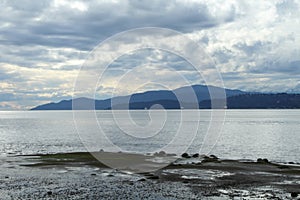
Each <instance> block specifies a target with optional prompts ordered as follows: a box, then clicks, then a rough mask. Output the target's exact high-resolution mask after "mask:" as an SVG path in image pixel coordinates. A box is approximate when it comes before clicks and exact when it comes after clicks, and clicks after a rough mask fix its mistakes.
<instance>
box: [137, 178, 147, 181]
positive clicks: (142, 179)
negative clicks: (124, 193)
mask: <svg viewBox="0 0 300 200" xmlns="http://www.w3.org/2000/svg"><path fill="white" fill-rule="evenodd" d="M138 181H146V179H144V178H141V179H139V180H138Z"/></svg>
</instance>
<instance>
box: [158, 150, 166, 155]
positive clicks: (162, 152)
mask: <svg viewBox="0 0 300 200" xmlns="http://www.w3.org/2000/svg"><path fill="white" fill-rule="evenodd" d="M158 155H159V156H164V155H166V152H164V151H160V152H159V153H158Z"/></svg>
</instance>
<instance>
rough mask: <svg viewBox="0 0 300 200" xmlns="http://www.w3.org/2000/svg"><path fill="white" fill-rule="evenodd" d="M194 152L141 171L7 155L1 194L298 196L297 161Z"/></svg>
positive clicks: (66, 157) (71, 156) (89, 159)
mask: <svg viewBox="0 0 300 200" xmlns="http://www.w3.org/2000/svg"><path fill="white" fill-rule="evenodd" d="M93 153H96V154H98V155H100V156H106V158H109V159H114V160H118V159H119V158H123V159H124V158H128V156H131V158H132V156H138V157H139V158H144V159H147V162H148V163H147V165H151V164H153V165H156V164H157V162H159V163H161V161H162V160H165V161H166V160H167V159H170V158H171V159H174V155H168V154H165V153H163V152H161V153H158V154H155V155H139V154H128V153H111V152H93ZM197 156H198V155H196V156H194V157H193V156H189V155H187V156H186V155H184V157H181V156H177V157H176V161H174V162H172V163H171V164H168V165H166V166H164V167H162V168H161V169H159V170H155V171H149V172H140V173H133V171H130V170H117V169H111V168H109V167H107V166H106V165H104V164H103V163H101V162H99V161H98V160H96V159H95V158H94V157H93V156H91V155H90V154H89V153H87V152H74V153H60V154H43V155H42V154H37V155H22V156H9V157H7V160H6V161H7V162H2V170H1V175H0V177H1V179H0V180H1V182H0V188H1V189H0V194H1V195H2V197H7V198H5V199H9V198H11V199H17V198H22V199H37V198H44V199H56V198H59V199H65V198H72V199H81V198H111V199H113V198H121V199H128V198H133V199H136V198H138V199H139V198H143V199H157V198H159V199H182V198H185V199H199V198H201V199H233V198H235V199H239V198H240V199H241V198H244V199H293V198H292V197H291V195H296V194H297V195H298V194H300V188H299V185H300V165H299V164H279V163H271V162H268V161H267V160H263V159H261V160H258V161H251V160H222V159H218V158H217V157H216V156H204V155H202V156H199V157H197ZM102 158H103V157H102ZM116 158H117V159H116ZM149 158H152V159H151V160H150V161H149ZM154 158H155V159H154ZM2 159H5V158H3V157H2ZM125 161H126V162H127V161H128V160H126V159H125ZM3 163H6V164H5V165H4V164H3ZM121 163H122V162H121ZM118 164H120V163H118ZM127 167H128V166H127ZM298 197H299V195H298Z"/></svg>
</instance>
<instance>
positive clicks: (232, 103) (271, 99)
mask: <svg viewBox="0 0 300 200" xmlns="http://www.w3.org/2000/svg"><path fill="white" fill-rule="evenodd" d="M223 102H224V100H222V99H216V100H215V104H216V105H217V106H216V107H214V108H216V109H220V108H224V106H223ZM180 103H181V104H182V102H179V101H177V100H170V101H166V100H156V101H151V102H138V103H131V104H130V105H129V109H136V110H138V109H150V108H154V109H155V108H160V107H155V106H156V105H157V104H158V105H161V106H163V107H164V108H165V109H180V108H181V105H180ZM226 103H227V105H226V108H227V109H296V108H297V109H299V108H300V94H286V93H278V94H262V93H261V94H258V93H255V94H240V95H237V96H231V97H228V98H227V102H226ZM184 104H185V106H184V108H185V109H195V108H200V109H211V100H203V101H201V102H199V104H198V105H195V104H189V103H184ZM125 108H126V107H125V105H118V106H117V107H116V109H125Z"/></svg>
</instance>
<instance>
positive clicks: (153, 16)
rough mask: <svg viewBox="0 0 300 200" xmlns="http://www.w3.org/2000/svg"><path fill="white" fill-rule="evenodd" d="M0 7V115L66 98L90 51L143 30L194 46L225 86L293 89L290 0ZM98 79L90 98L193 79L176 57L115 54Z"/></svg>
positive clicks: (298, 38) (294, 24)
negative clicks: (174, 34)
mask: <svg viewBox="0 0 300 200" xmlns="http://www.w3.org/2000/svg"><path fill="white" fill-rule="evenodd" d="M0 6H1V12H0V110H26V109H29V108H31V107H34V106H37V105H39V104H43V103H48V102H57V101H60V100H62V99H70V98H72V94H73V88H74V82H75V81H76V78H77V76H78V73H79V70H80V69H81V67H82V65H83V64H84V63H85V61H86V60H87V59H88V58H89V55H90V52H91V51H92V50H93V49H94V48H95V47H96V46H97V45H98V44H99V43H101V42H103V41H105V40H106V39H107V38H110V37H111V36H114V35H115V34H118V33H120V32H123V31H127V30H129V29H134V28H143V27H160V28H168V29H172V30H175V31H178V32H181V33H182V34H183V35H184V36H186V37H188V38H190V39H191V40H193V41H195V42H196V43H197V44H199V45H201V46H202V47H203V49H204V50H205V52H206V53H207V55H208V56H209V57H210V58H212V59H213V61H214V63H215V67H216V68H217V70H218V71H219V72H220V74H221V76H222V79H223V82H224V85H225V87H226V88H232V89H240V90H245V91H257V92H294V93H300V1H296V0H270V1H267V0H264V1H246V0H232V1H229V0H228V1H223V0H197V1H186V0H178V1H163V0H160V1H157V0H153V1H151V2H150V1H145V0H142V1H139V0H132V1H128V0H120V1H118V0H112V1H108V0H92V1H77V0H74V1H66V0H54V1H50V0H43V1H31V0H0ZM128 69H129V71H130V72H131V73H127V72H128ZM126 70H127V71H126ZM124 72H126V73H127V74H126V76H125V77H124ZM105 73H106V75H105V77H104V79H103V80H101V84H99V85H98V86H97V95H96V97H97V98H99V99H101V98H102V99H103V98H108V97H109V95H110V93H111V91H112V90H114V89H116V85H117V89H116V90H114V92H115V95H126V94H131V93H132V92H137V91H138V92H139V91H143V90H147V89H162V88H164V84H166V85H168V86H170V87H171V88H170V89H175V88H177V87H181V86H183V85H185V84H184V82H180V81H178V77H177V76H178V74H181V73H182V74H184V75H185V76H186V77H187V78H188V79H189V83H191V84H202V83H203V80H202V79H201V77H199V74H197V73H195V71H193V69H192V67H191V66H190V64H189V63H188V62H187V61H186V60H184V59H183V58H181V57H179V56H178V55H174V54H172V53H170V52H165V51H162V50H157V49H143V50H138V51H134V52H128V53H125V54H124V55H123V56H121V57H119V58H118V59H116V60H115V61H114V62H113V63H112V64H111V67H110V69H109V70H107V71H106V72H105ZM120 80H122V81H123V82H122V81H121V82H120ZM126 81H127V84H124V82H126ZM143 81H144V82H143ZM120 83H122V84H120ZM148 83H151V84H148ZM122 85H123V87H122Z"/></svg>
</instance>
